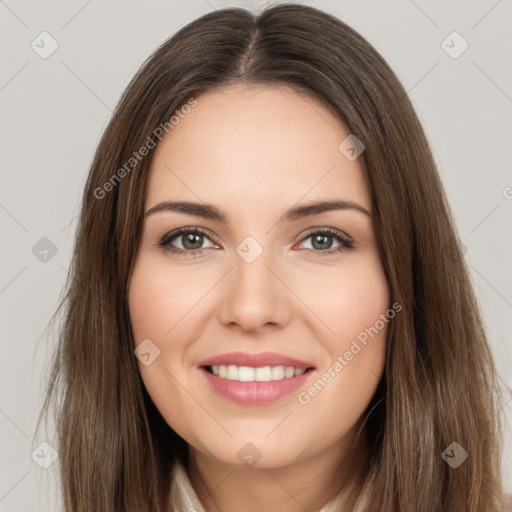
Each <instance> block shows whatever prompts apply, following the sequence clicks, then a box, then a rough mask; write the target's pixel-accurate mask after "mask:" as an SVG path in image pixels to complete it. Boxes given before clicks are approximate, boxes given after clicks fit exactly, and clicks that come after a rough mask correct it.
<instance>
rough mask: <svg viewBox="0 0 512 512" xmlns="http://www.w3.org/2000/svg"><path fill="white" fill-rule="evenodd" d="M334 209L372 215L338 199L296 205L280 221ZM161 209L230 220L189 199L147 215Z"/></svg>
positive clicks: (165, 204) (163, 204) (164, 204)
mask: <svg viewBox="0 0 512 512" xmlns="http://www.w3.org/2000/svg"><path fill="white" fill-rule="evenodd" d="M333 210H354V211H357V212H360V213H362V214H364V215H366V216H368V217H369V218H371V217H372V215H371V213H370V212H369V211H368V210H367V209H366V208H364V207H363V206H361V205H359V204H357V203H354V202H353V201H343V200H339V199H337V200H331V201H320V202H314V203H309V204H306V205H302V206H294V207H292V208H290V209H288V210H287V211H286V212H284V213H283V215H281V217H280V218H279V222H283V221H285V222H292V221H296V220H299V219H304V218H307V217H312V216H314V215H318V214H320V213H324V212H328V211H333ZM161 211H171V212H177V213H184V214H189V215H195V216H197V217H202V218H204V219H210V220H215V221H219V222H222V223H223V224H227V222H228V215H227V214H226V213H224V212H223V211H221V210H219V209H218V208H217V207H216V206H214V205H212V204H207V203H202V204H201V203H192V202H188V201H162V202H160V203H158V204H156V205H155V206H153V207H152V208H150V209H149V210H148V211H147V212H146V214H145V217H148V216H150V215H153V214H154V213H157V212H161Z"/></svg>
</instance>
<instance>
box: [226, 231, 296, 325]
mask: <svg viewBox="0 0 512 512" xmlns="http://www.w3.org/2000/svg"><path fill="white" fill-rule="evenodd" d="M273 254H274V252H273V251H272V250H271V249H270V248H266V249H264V248H263V245H262V243H260V242H258V241H257V240H256V239H255V238H254V237H247V238H245V239H244V240H243V241H242V242H241V243H240V244H239V245H238V246H237V248H236V254H235V255H234V261H233V265H234V269H233V271H232V272H231V276H230V278H229V282H228V284H226V286H227V289H226V294H225V297H224V303H223V307H222V320H223V322H224V323H231V322H235V323H238V324H240V325H241V326H242V327H244V328H247V329H254V328H257V327H258V326H259V325H264V324H267V323H281V322H283V321H284V320H285V318H286V311H287V310H288V308H287V306H286V300H287V297H286V289H285V288H286V287H285V286H284V285H283V283H281V281H280V280H279V279H277V277H276V276H275V275H274V273H275V272H276V270H275V267H276V266H277V265H276V262H275V261H274V259H273V257H272V255H273Z"/></svg>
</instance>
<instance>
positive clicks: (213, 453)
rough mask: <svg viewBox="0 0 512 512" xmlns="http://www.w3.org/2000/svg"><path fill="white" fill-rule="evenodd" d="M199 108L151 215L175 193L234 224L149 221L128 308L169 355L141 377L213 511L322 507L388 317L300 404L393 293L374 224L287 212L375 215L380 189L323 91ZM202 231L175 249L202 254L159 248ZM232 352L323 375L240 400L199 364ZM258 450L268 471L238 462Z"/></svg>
mask: <svg viewBox="0 0 512 512" xmlns="http://www.w3.org/2000/svg"><path fill="white" fill-rule="evenodd" d="M196 99H197V102H198V103H197V106H196V107H195V108H193V109H192V110H191V112H190V113H189V114H188V115H187V116H186V117H185V118H184V119H181V120H180V122H179V124H178V125H177V126H175V127H174V129H173V130H172V131H171V132H170V133H169V134H168V135H167V136H166V137H165V138H163V139H162V141H161V142H160V143H159V145H158V146H157V148H156V149H155V150H154V154H153V159H152V163H151V168H150V175H149V182H148V189H147V195H146V201H145V212H147V211H148V210H149V209H150V208H151V207H153V206H154V205H156V204H157V203H159V202H161V201H165V200H183V201H193V202H198V203H200V202H205V203H210V204H213V205H215V206H216V207H217V208H219V209H220V210H222V211H224V212H226V214H227V215H228V223H227V224H226V225H224V224H222V223H221V222H219V221H216V220H209V219H204V218H200V217H196V216H193V215H189V214H183V213H177V212H171V211H161V212H158V213H154V214H152V215H149V216H148V217H146V219H145V223H144V229H143V235H142V240H141V244H140V246H139V249H138V253H137V256H136V261H135V265H134V268H133V272H132V275H131V280H130V286H129V306H130V315H131V321H132V329H133V334H134V340H135V345H138V344H139V343H141V341H142V340H144V339H150V340H151V341H152V342H153V343H154V344H155V345H156V346H157V347H158V348H159V350H160V356H159V357H158V358H156V359H155V360H154V362H152V364H150V365H148V366H145V365H143V364H142V363H141V362H139V368H140V372H141V375H142V379H143V382H144V385H145V386H146V388H147V390H148V393H149V395H150V396H151V398H152V400H153V402H154V403H155V405H156V407H157V408H158V410H159V411H160V413H161V414H162V416H163V417H164V418H165V420H166V421H167V423H168V424H169V425H170V426H171V427H172V428H173V429H174V430H175V431H176V432H177V433H178V434H179V435H180V436H182V437H183V438H184V439H185V440H186V441H187V442H188V444H189V461H188V467H187V469H188V473H189V476H190V478H191V481H192V485H193V486H194V489H195V490H196V492H197V493H198V496H199V498H200V499H201V502H202V503H203V505H204V507H205V510H207V511H208V512H216V511H220V510H222V511H223V512H235V511H238V510H244V511H247V512H252V511H258V512H262V511H271V510H272V511H275V510H280V511H282V512H292V511H293V512H296V511H297V512H298V511H303V510H304V509H306V510H311V511H313V510H319V509H320V508H321V507H322V506H323V505H324V504H325V503H326V501H327V500H328V499H330V498H332V497H333V496H334V495H335V494H336V492H337V491H338V490H339V486H340V485H341V482H339V483H338V484H337V487H336V488H335V487H333V486H331V487H328V488H325V489H324V492H320V490H321V489H322V488H323V486H324V484H325V483H326V482H327V478H328V476H329V475H330V474H331V473H332V471H333V469H334V467H335V465H336V464H337V463H338V461H340V460H341V458H342V457H343V456H344V455H345V454H346V453H347V449H348V448H349V447H351V446H352V444H353V443H354V434H355V431H356V429H357V428H358V426H359V424H360V421H361V416H362V414H363V412H364V410H365V408H366V407H367V405H368V403H369V402H370V400H371V398H372V396H373V394H374V393H375V390H376V387H377V384H378V382H379V379H380V377H381V375H382V372H383V369H384V364H385V350H386V333H387V324H385V326H384V328H383V329H381V330H380V331H379V333H378V335H376V336H374V337H373V338H370V339H369V342H368V344H367V345H366V346H364V347H363V348H362V350H361V351H360V352H359V353H358V354H357V355H355V356H354V358H353V359H352V360H351V361H349V362H348V364H347V365H346V366H344V368H343V370H342V371H340V372H338V373H336V376H335V377H334V378H332V379H331V382H329V383H328V384H327V385H326V386H325V387H324V388H323V389H322V391H321V392H319V393H318V394H317V396H315V397H312V398H311V401H310V402H309V403H308V404H306V405H303V404H301V403H300V402H299V401H298V398H297V396H298V393H299V392H300V391H304V390H307V389H308V388H309V387H310V386H311V385H312V384H313V383H314V382H315V381H317V380H318V378H320V377H321V375H322V374H323V372H324V371H326V370H327V369H328V368H329V367H331V368H332V365H333V363H334V362H335V361H336V360H337V358H338V356H340V355H343V354H344V353H345V352H346V351H347V350H348V349H349V347H350V345H351V343H352V341H353V340H355V339H356V337H357V335H358V334H359V333H361V332H362V331H364V329H365V328H367V327H370V326H373V325H374V324H375V322H376V321H377V320H378V319H379V315H380V314H385V312H386V310H388V309H389V307H390V304H389V288H388V283H387V280H386V278H385V274H384V271H383V267H382V263H381V260H380V257H379V253H378V250H377V245H376V239H375V233H374V227H373V222H372V219H371V217H368V216H366V215H364V214H362V213H360V212H358V211H356V210H351V209H347V210H334V211H329V212H324V213H321V214H318V215H315V216H314V217H310V218H304V219H299V220H295V221H287V222H284V221H283V222H278V218H279V217H280V215H281V214H282V213H283V212H284V211H285V210H286V209H288V208H290V207H292V206H297V204H298V203H299V204H300V205H303V204H306V203H309V202H313V201H320V200H335V199H343V200H347V201H353V202H355V203H357V204H359V205H361V206H363V207H364V208H366V209H367V210H368V211H369V212H370V214H371V211H372V202H371V196H370V191H369V186H368V182H367V179H366V176H365V174H364V171H363V168H362V165H361V159H360V158H358V159H356V160H355V161H350V160H348V159H347V158H346V157H345V156H344V155H343V154H342V153H341V152H340V151H339V150H338V145H339V144H340V142H341V141H343V140H344V139H345V138H346V137H347V136H348V135H349V131H348V130H347V129H346V128H345V127H344V126H343V124H342V123H341V122H340V121H339V120H338V118H337V117H336V116H335V115H334V114H333V113H332V112H331V111H330V110H329V109H328V108H327V107H326V106H324V105H323V104H321V103H319V102H318V101H316V100H314V99H312V98H310V97H306V96H304V95H300V94H298V93H297V92H295V91H293V90H292V89H289V88H287V87H284V86H279V87H276V86H250V87H248V86H246V85H244V86H243V85H232V86H229V87H227V88H223V89H221V90H217V91H209V92H206V93H203V94H202V95H200V96H197V97H196ZM189 226H190V227H200V228H203V229H204V230H206V231H207V232H209V233H210V234H211V236H204V237H202V236H201V234H199V237H200V239H199V242H197V243H196V245H195V246H190V245H187V246H186V245H185V244H186V243H187V239H186V236H178V237H176V238H174V239H173V241H172V244H171V245H172V246H174V247H175V248H181V249H183V248H184V247H188V249H184V250H188V251H191V250H192V249H193V248H194V247H199V248H203V252H202V254H200V255H199V256H197V257H195V258H192V257H188V256H186V255H176V254H173V253H171V252H169V251H166V250H165V249H164V248H162V247H159V245H158V243H159V241H160V240H161V239H162V238H163V237H164V235H166V234H167V233H169V232H171V231H172V230H175V229H177V228H183V227H189ZM312 228H318V229H324V228H332V229H335V230H338V231H340V232H341V234H342V235H344V236H347V235H348V236H349V237H350V239H351V240H353V241H354V244H355V247H354V248H352V249H345V250H343V251H340V252H336V253H333V254H328V255H325V250H326V249H327V250H328V249H330V248H335V247H339V246H340V245H341V244H340V242H339V241H338V240H337V239H336V238H334V237H333V238H328V239H327V241H326V242H324V245H323V246H321V247H320V248H318V246H315V245H313V243H314V236H312V233H311V232H310V231H311V229H312ZM248 236H251V237H253V238H254V239H255V240H256V241H257V242H258V244H259V245H260V246H261V248H262V249H263V252H262V254H261V255H260V256H259V257H258V258H257V259H256V260H255V261H254V262H252V263H250V264H249V263H248V262H247V261H245V260H244V259H243V258H242V257H241V256H239V254H238V253H237V252H236V249H237V247H238V246H239V245H240V244H241V242H242V241H243V240H244V239H245V238H246V237H248ZM327 236H328V237H330V235H327ZM201 241H202V245H201ZM190 247H192V249H190ZM323 247H325V249H323ZM232 351H245V352H250V353H259V352H263V351H273V352H278V353H281V354H285V355H290V356H293V357H296V358H298V359H301V360H303V361H307V362H311V363H313V365H314V366H315V368H316V370H315V371H314V372H313V373H312V374H310V376H309V377H308V380H307V381H306V384H305V385H304V386H303V387H302V388H301V389H299V390H298V391H297V392H293V393H291V394H289V395H287V396H285V397H282V398H280V399H279V400H277V401H275V402H273V403H270V404H267V405H240V404H237V403H234V402H231V401H229V400H227V399H226V398H224V397H222V396H220V395H218V394H217V393H216V392H215V391H213V390H212V388H211V387H210V385H209V384H208V382H207V381H206V379H205V378H204V375H203V374H202V371H201V370H199V368H198V363H199V362H200V361H202V360H204V359H206V358H209V357H212V356H214V355H219V354H223V353H226V352H232ZM248 442H251V443H253V444H254V445H255V446H256V447H257V448H258V449H259V451H260V453H261V458H260V459H259V461H258V462H257V464H256V465H255V466H254V467H246V466H245V465H244V464H243V463H242V461H241V460H240V459H239V458H238V456H237V453H238V452H239V450H240V449H241V448H242V447H243V446H244V445H246V443H248ZM353 469H354V468H346V470H347V472H348V473H350V472H351V471H352V470H353ZM207 489H210V491H211V492H210V491H208V490H207ZM212 490H213V491H212Z"/></svg>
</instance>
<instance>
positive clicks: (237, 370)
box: [211, 364, 306, 382]
mask: <svg viewBox="0 0 512 512" xmlns="http://www.w3.org/2000/svg"><path fill="white" fill-rule="evenodd" d="M211 368H212V373H213V374H214V375H216V376H217V377H220V378H221V379H228V380H238V381H240V382H253V381H256V382H270V381H272V380H283V379H290V378H292V377H296V376H298V375H302V374H303V373H304V372H305V371H306V370H305V369H304V368H294V367H293V366H262V367H259V368H253V367H251V366H236V365H234V364H230V365H223V364H221V365H215V366H212V367H211Z"/></svg>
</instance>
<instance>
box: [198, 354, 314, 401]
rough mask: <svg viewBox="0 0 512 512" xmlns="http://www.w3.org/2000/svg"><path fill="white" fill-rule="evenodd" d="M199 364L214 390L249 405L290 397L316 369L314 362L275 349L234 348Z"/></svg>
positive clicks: (231, 399) (226, 397)
mask: <svg viewBox="0 0 512 512" xmlns="http://www.w3.org/2000/svg"><path fill="white" fill-rule="evenodd" d="M197 366H198V369H199V370H200V373H201V375H203V377H204V378H205V382H206V383H207V384H208V386H209V388H210V389H211V390H213V391H214V392H215V393H217V394H218V395H220V396H222V397H223V398H225V399H227V400H228V401H230V402H235V403H237V404H241V405H247V406H262V405H266V404H269V403H271V402H276V401H277V400H279V399H281V398H283V399H284V398H285V397H290V396H291V395H292V394H293V393H294V392H296V391H297V390H298V389H299V388H301V387H303V386H305V385H307V382H308V381H309V380H310V379H312V378H314V374H315V373H316V368H315V366H314V365H313V364H311V363H308V362H305V361H301V360H299V359H296V358H294V357H291V356H286V355H284V354H278V353H275V352H261V353H258V354H251V353H248V352H231V353H229V354H221V355H218V356H215V357H212V358H209V359H206V360H204V361H201V362H200V363H199V364H198V365H197ZM312 375H313V377H312Z"/></svg>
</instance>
